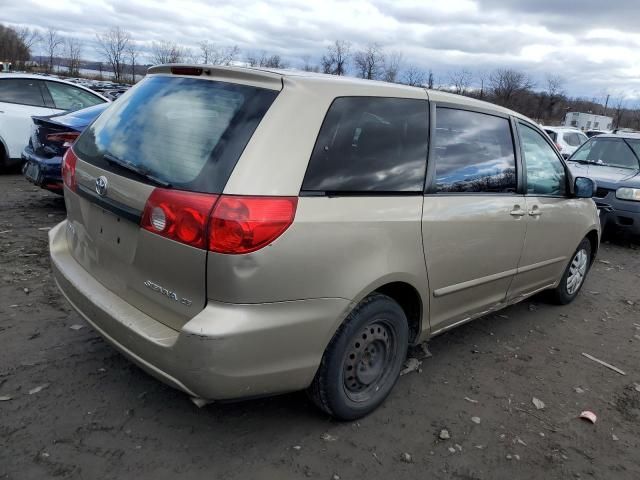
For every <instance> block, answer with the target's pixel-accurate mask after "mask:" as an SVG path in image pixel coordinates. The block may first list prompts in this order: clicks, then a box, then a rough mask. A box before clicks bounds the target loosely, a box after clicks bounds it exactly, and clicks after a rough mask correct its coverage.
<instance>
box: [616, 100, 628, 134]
mask: <svg viewBox="0 0 640 480" xmlns="http://www.w3.org/2000/svg"><path fill="white" fill-rule="evenodd" d="M624 103H625V100H624V97H620V98H618V102H617V103H616V107H615V109H616V113H615V115H614V128H621V127H622V118H623V117H624V113H625V108H624Z"/></svg>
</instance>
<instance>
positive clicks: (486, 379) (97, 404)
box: [0, 175, 640, 480]
mask: <svg viewBox="0 0 640 480" xmlns="http://www.w3.org/2000/svg"><path fill="white" fill-rule="evenodd" d="M64 214H65V212H64V203H63V201H62V199H61V198H59V197H57V196H55V195H53V194H49V193H46V192H44V191H42V190H39V189H37V188H34V187H32V186H31V185H30V184H28V183H26V182H25V181H24V180H23V179H22V178H21V177H20V176H18V175H0V398H1V399H2V401H0V478H1V479H44V478H64V479H138V480H140V479H154V480H164V479H172V480H174V479H176V478H180V479H203V478H207V479H214V478H215V479H278V480H280V479H289V478H291V479H295V478H318V479H332V478H336V479H337V478H340V479H361V478H369V479H378V478H385V479H404V478H407V479H414V478H415V479H418V478H420V479H424V478H435V479H449V478H452V479H491V480H493V479H529V478H536V479H540V478H544V479H568V478H569V479H570V478H598V479H626V478H629V479H638V478H640V453H639V447H640V385H638V384H639V383H640V367H639V365H640V289H639V288H638V285H639V284H640V250H639V249H638V248H637V247H635V246H634V245H630V244H628V243H625V242H623V241H621V240H612V241H611V243H608V242H607V243H604V244H603V245H602V248H601V251H600V254H599V257H598V258H599V260H598V262H596V263H595V265H594V268H593V269H592V271H591V274H590V275H589V278H588V280H587V283H586V285H585V288H584V289H583V290H582V293H581V295H580V296H579V297H578V299H577V300H576V301H575V302H574V303H573V304H572V305H570V306H566V307H557V306H552V305H548V304H545V303H544V302H543V301H542V300H541V299H539V298H534V299H533V301H529V302H525V303H523V304H520V305H516V306H514V307H511V308H509V309H507V310H503V311H502V312H499V313H498V314H496V315H491V316H487V317H485V318H482V319H479V320H477V321H475V322H472V323H470V324H467V325H465V326H462V327H460V328H458V329H457V330H455V331H452V332H450V333H447V334H444V335H442V336H439V337H437V338H434V339H433V340H432V341H431V342H430V343H429V347H430V350H431V352H432V353H433V357H432V358H429V359H426V360H424V362H423V364H422V369H421V371H419V372H413V373H410V374H407V375H405V376H403V377H401V379H400V381H399V382H398V384H397V386H396V388H395V389H394V391H393V392H392V394H391V396H390V398H389V399H388V400H387V401H386V402H385V403H384V405H383V406H382V407H381V408H380V409H379V410H378V411H376V412H375V413H374V414H372V415H370V416H369V417H367V418H365V419H363V420H360V421H359V422H355V423H340V422H336V421H333V420H331V419H330V418H328V417H327V416H325V415H323V414H320V413H319V412H318V411H317V410H316V409H315V408H314V407H313V406H312V405H311V403H310V402H309V400H307V398H306V396H305V395H304V393H296V394H291V395H285V396H281V397H277V398H268V399H263V400H254V401H247V402H242V403H236V404H214V405H209V406H207V407H205V408H202V409H199V408H197V407H196V406H194V405H193V404H192V403H191V401H190V400H189V398H188V397H187V396H186V395H184V394H182V393H180V392H177V391H175V390H173V389H171V388H169V387H166V386H164V385H163V384H161V383H159V382H158V381H156V380H155V379H153V378H151V377H149V376H148V375H146V374H145V373H144V372H142V371H141V370H140V369H138V368H137V367H135V366H134V365H132V364H131V363H130V362H128V361H127V360H126V359H125V358H124V357H122V356H121V355H119V354H118V353H117V352H116V351H115V350H114V349H113V348H112V347H110V346H109V345H108V344H107V343H105V342H104V341H103V340H102V339H101V337H99V336H98V335H97V334H96V332H95V331H94V330H93V329H92V328H90V327H89V326H88V325H87V324H86V323H85V322H84V321H83V320H82V319H81V318H80V317H79V316H78V315H77V314H76V313H74V312H73V311H72V310H71V308H70V307H69V305H68V304H67V303H66V302H65V300H64V299H63V298H62V296H61V295H60V294H59V293H58V291H57V289H56V287H55V285H54V282H53V279H52V276H51V272H50V267H49V259H48V253H47V229H48V228H50V227H51V226H53V225H55V224H56V223H58V222H59V221H61V220H62V219H63V218H64ZM79 327H81V328H79ZM583 352H585V353H589V354H591V355H593V356H595V357H597V358H599V359H602V360H604V361H606V362H608V363H610V364H613V365H615V366H616V367H618V368H620V369H622V370H624V371H625V372H626V375H625V376H623V375H620V374H618V373H616V372H614V371H612V370H609V369H608V368H605V367H603V366H601V365H599V364H597V363H595V362H593V361H591V360H589V359H587V358H585V357H584V356H582V353H583ZM41 387H42V388H41ZM39 388H41V389H40V390H39V391H35V390H38V389H39ZM534 397H535V398H537V399H540V400H542V401H543V402H544V404H545V407H544V408H543V409H540V410H538V409H536V407H535V406H534V405H533V403H532V398H534ZM587 409H588V410H592V411H593V412H595V413H596V414H597V416H598V420H597V423H596V424H595V425H592V424H590V423H587V422H586V421H584V420H580V419H578V418H577V417H578V415H579V414H580V412H581V411H583V410H587ZM472 417H478V418H475V419H474V420H476V422H477V421H478V419H479V422H480V423H476V422H474V421H472ZM442 429H446V430H448V432H449V436H450V439H445V440H442V439H440V432H441V430H442ZM405 453H406V454H409V455H410V458H408V457H405V458H403V454H405Z"/></svg>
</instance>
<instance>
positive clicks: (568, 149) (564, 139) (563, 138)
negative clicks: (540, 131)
mask: <svg viewBox="0 0 640 480" xmlns="http://www.w3.org/2000/svg"><path fill="white" fill-rule="evenodd" d="M542 128H544V131H545V132H546V133H547V135H549V137H550V138H551V140H553V143H555V144H556V147H558V150H559V151H560V153H561V154H562V156H563V157H564V158H569V157H570V156H571V154H572V153H573V152H575V151H576V149H577V148H578V147H579V146H580V145H582V144H583V143H584V142H586V141H587V140H588V139H589V137H587V136H586V135H585V134H584V133H582V132H581V131H580V130H578V129H576V128H570V127H547V126H545V127H542Z"/></svg>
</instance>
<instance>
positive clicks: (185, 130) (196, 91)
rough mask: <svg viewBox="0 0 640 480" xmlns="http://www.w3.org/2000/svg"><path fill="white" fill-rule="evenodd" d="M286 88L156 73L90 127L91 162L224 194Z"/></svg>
mask: <svg viewBox="0 0 640 480" xmlns="http://www.w3.org/2000/svg"><path fill="white" fill-rule="evenodd" d="M277 93H278V92H275V91H272V90H266V89H261V88H256V87H250V86H245V85H237V84H231V83H226V82H214V81H210V80H204V79H195V78H182V77H169V76H149V77H147V78H146V79H145V80H143V81H142V82H140V83H139V84H138V85H136V86H135V87H134V88H132V89H131V90H130V91H129V92H127V93H126V94H125V95H123V96H122V97H121V98H119V99H118V101H117V102H115V103H114V104H113V105H112V106H111V108H109V109H107V110H106V111H105V112H104V113H103V114H102V115H100V117H98V119H97V120H96V121H95V122H94V123H93V124H92V125H91V126H90V127H89V128H87V129H86V130H85V132H84V133H83V134H82V135H81V136H80V138H79V139H78V141H77V142H76V144H75V146H74V151H75V152H76V154H77V155H78V156H79V157H80V158H81V159H82V160H84V161H87V162H89V163H92V164H94V165H96V166H99V167H100V168H104V169H106V170H111V171H114V173H117V174H120V175H125V176H131V178H135V179H137V180H142V181H144V180H143V179H142V178H137V177H136V175H135V174H134V173H132V172H130V171H129V170H126V169H124V168H121V167H119V166H117V165H115V164H114V163H110V162H107V161H106V159H105V155H106V156H107V157H109V158H115V159H117V160H119V161H121V162H125V163H129V164H131V165H133V166H135V167H137V168H138V169H139V170H142V171H145V172H146V173H148V174H149V175H151V176H153V177H155V178H158V179H160V180H162V181H163V182H166V183H169V184H171V185H172V186H173V187H175V188H179V189H184V190H191V191H197V192H206V193H220V192H221V191H222V189H223V188H224V185H225V184H226V182H227V180H228V178H229V176H230V175H231V171H232V170H233V168H234V167H235V165H236V163H237V161H238V159H239V158H240V155H241V154H242V151H243V150H244V147H245V146H246V144H247V142H248V141H249V139H250V138H251V136H252V135H253V132H254V131H255V129H256V127H257V126H258V123H259V122H260V120H261V119H262V117H263V116H264V114H265V113H266V111H267V110H268V108H269V106H270V105H271V103H272V102H273V100H274V99H275V97H276V96H277Z"/></svg>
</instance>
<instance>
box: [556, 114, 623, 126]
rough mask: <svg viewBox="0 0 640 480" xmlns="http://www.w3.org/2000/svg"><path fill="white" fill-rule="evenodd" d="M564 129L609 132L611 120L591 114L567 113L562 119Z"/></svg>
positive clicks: (611, 124)
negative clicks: (572, 128)
mask: <svg viewBox="0 0 640 480" xmlns="http://www.w3.org/2000/svg"><path fill="white" fill-rule="evenodd" d="M563 125H564V126H565V127H574V128H579V129H580V130H611V129H612V128H613V118H611V117H605V116H604V115H594V114H593V113H581V112H567V115H566V116H565V117H564V122H563Z"/></svg>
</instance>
